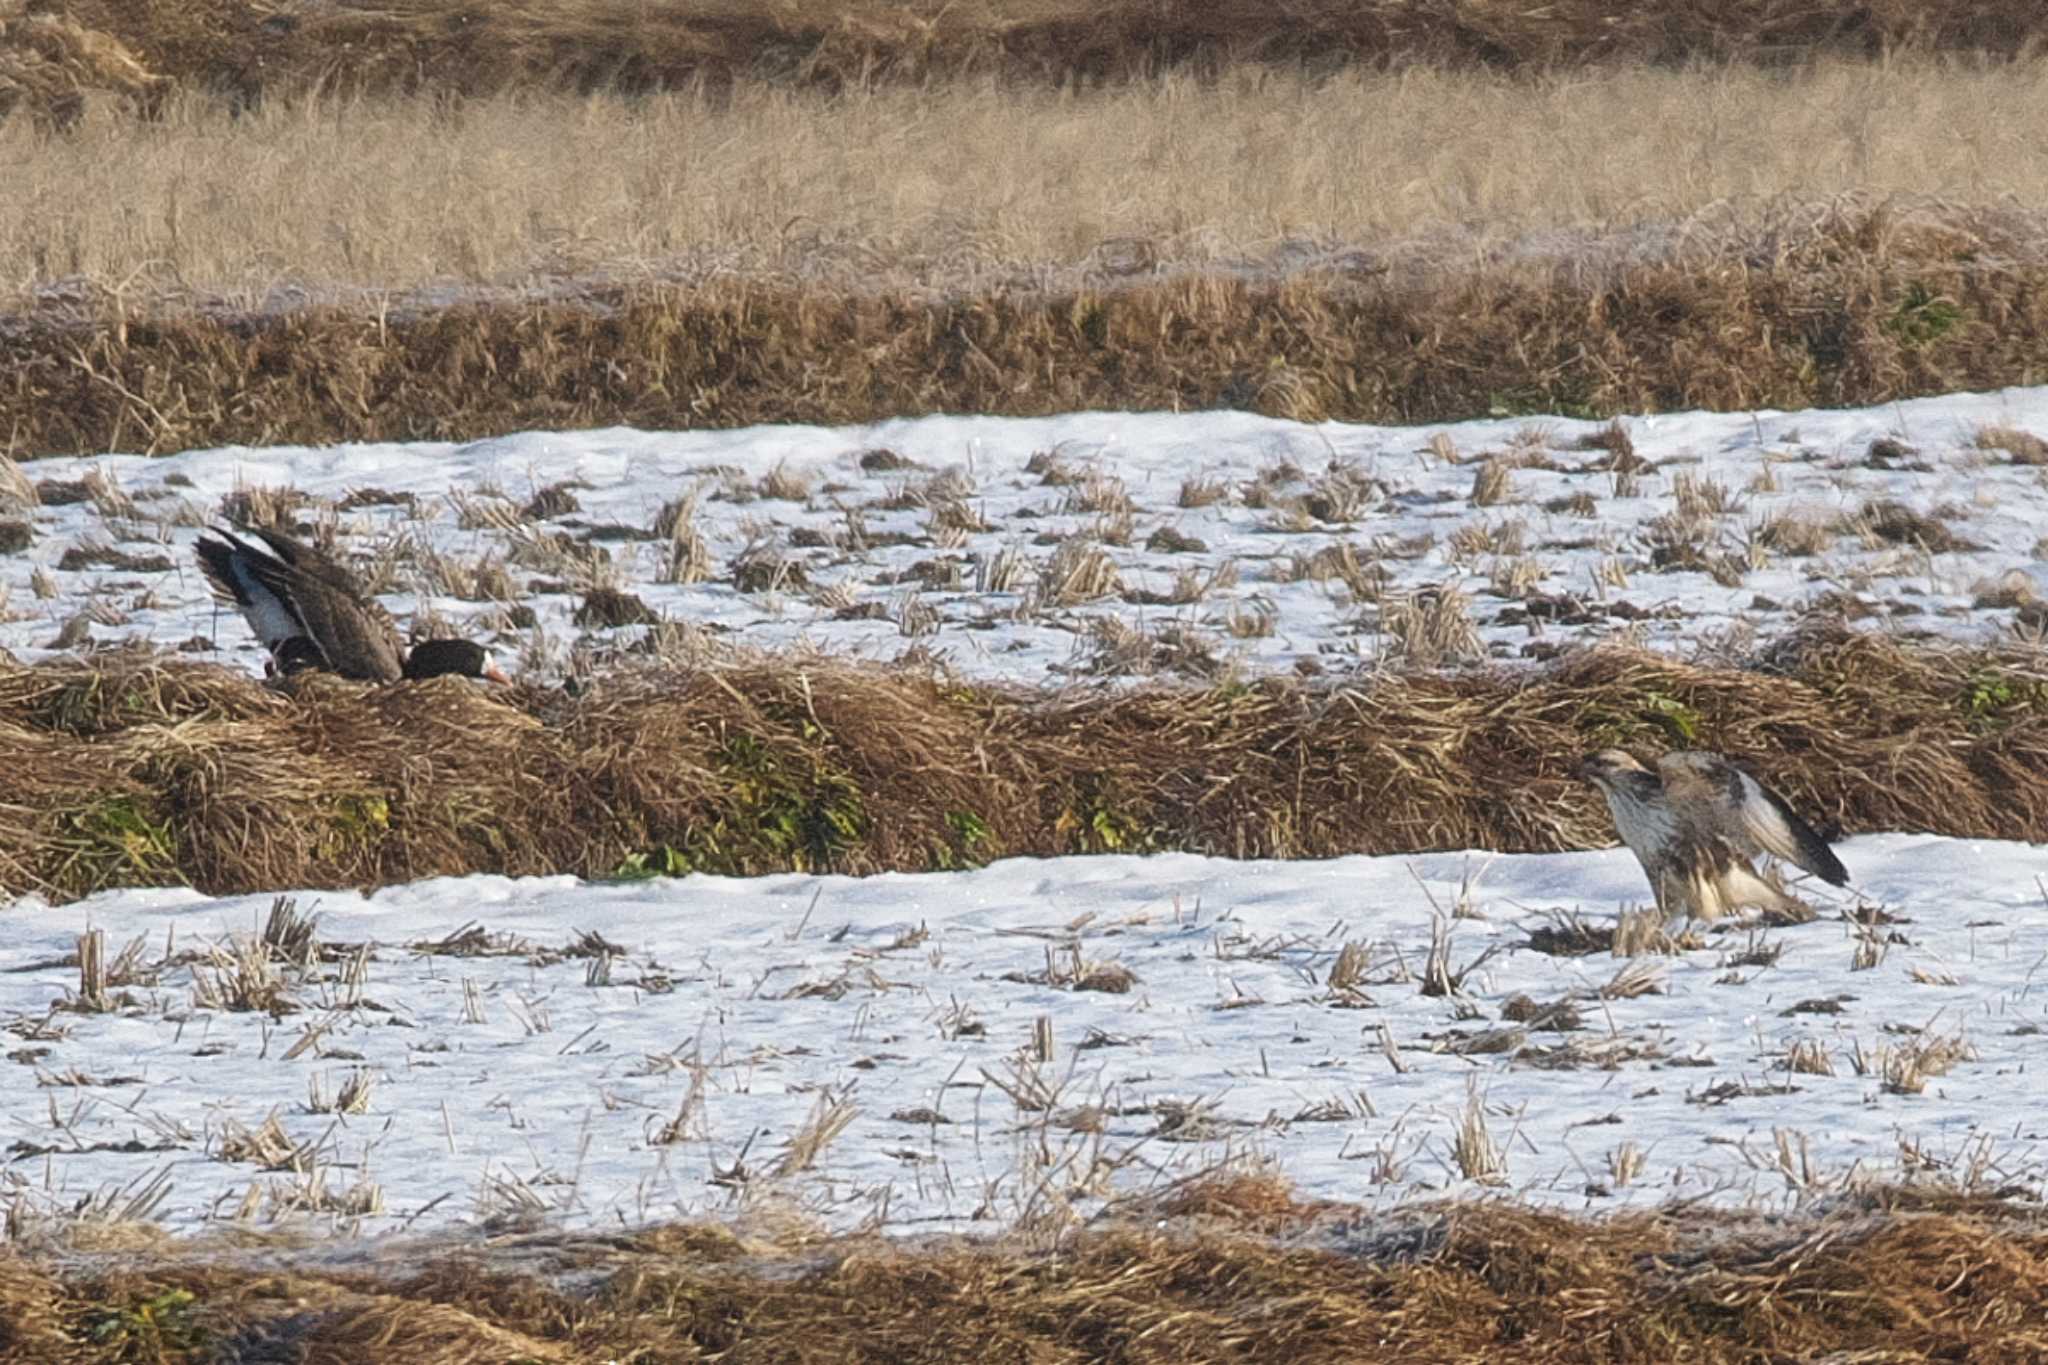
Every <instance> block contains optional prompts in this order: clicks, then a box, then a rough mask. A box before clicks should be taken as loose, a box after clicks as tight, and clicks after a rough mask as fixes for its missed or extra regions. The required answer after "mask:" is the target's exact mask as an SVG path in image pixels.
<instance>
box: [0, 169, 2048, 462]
mask: <svg viewBox="0 0 2048 1365" xmlns="http://www.w3.org/2000/svg"><path fill="white" fill-rule="evenodd" d="M1793 218H1796V219H1797V222H1796V224H1795V222H1793V221H1792V220H1791V219H1787V220H1786V221H1785V222H1783V223H1782V224H1781V227H1782V228H1783V229H1784V233H1783V235H1782V236H1780V237H1779V238H1777V240H1776V245H1775V246H1772V245H1770V244H1768V243H1766V242H1764V241H1763V240H1761V239H1757V238H1745V237H1738V238H1734V239H1730V240H1729V241H1727V242H1723V243H1721V244H1720V245H1719V246H1717V247H1713V248H1711V249H1710V248H1708V247H1705V246H1703V247H1701V248H1700V250H1701V251H1702V252H1703V253H1704V254H1702V255H1701V256H1700V258H1699V259H1698V260H1685V261H1674V262H1666V263H1662V264H1642V265H1635V266H1627V267H1616V268H1615V270H1614V272H1613V273H1612V274H1611V275H1609V276H1601V275H1600V274H1599V272H1594V271H1587V270H1581V269H1577V268H1573V269H1563V268H1557V267H1553V266H1550V265H1535V264H1531V263H1529V262H1526V261H1524V262H1520V263H1514V262H1490V263H1489V262H1483V261H1482V262H1479V263H1476V264H1472V265H1470V266H1468V267H1465V268H1462V269H1460V270H1456V271H1451V272H1448V273H1443V274H1437V275H1422V276H1418V277H1417V278H1415V279H1413V280H1410V281H1407V282H1405V283H1395V282H1392V281H1388V282H1384V283H1383V284H1382V285H1380V286H1379V287H1376V288H1375V289H1373V290H1371V291H1366V292H1361V291H1358V290H1356V289H1355V288H1353V287H1351V286H1350V285H1348V284H1346V283H1344V282H1343V281H1341V280H1336V281H1333V280H1331V279H1328V278H1323V277H1319V276H1313V275H1302V276H1294V277H1290V278H1287V279H1282V280H1273V281H1266V282H1260V281H1255V280H1245V279H1230V280H1223V279H1205V278H1178V279H1167V280H1160V281H1150V282H1146V283H1143V284H1131V285H1126V286H1122V287H1101V288H1092V287H1091V288H1083V289H1080V290H1078V291H1077V292H1074V293H1071V294H1060V293H1041V292H1037V291H1032V290H1025V291H1021V292H1020V291H1012V290H1004V289H997V290H993V291H991V292H988V293H985V294H979V295H973V296H961V297H954V298H950V299H934V298H933V297H931V296H930V295H929V294H928V293H925V292H922V291H919V292H886V291H885V292H881V293H875V292H870V291H863V290H852V291H847V292H840V291H836V290H833V289H828V288H823V287H818V286H805V285H802V284H798V283H788V282H776V281H772V280H769V281H763V280H752V281H749V280H725V281H719V282H715V283H705V284H703V285H701V286H697V287H685V286H680V285H651V284H650V285H636V286H616V287H607V288H605V289H602V290H598V291H596V292H594V293H593V294H592V296H591V297H590V298H589V299H587V300H585V301H580V302H561V301H558V302H553V303H524V304H513V303H502V302H501V303H497V304H492V303H488V302H484V303H477V304H473V305H471V304H466V305H461V306H456V307H449V308H439V309H430V310H428V311H425V312H385V311H381V310H370V311H367V312H366V311H360V310H357V309H353V308H348V307H340V306H331V307H330V306H321V307H308V308H304V309H297V310H291V311H285V312H281V313H272V314H266V315H262V316H248V315H242V314H235V313H214V312H209V311H206V310H198V311H190V310H185V311H173V312H169V313H162V314H148V315H142V314H135V313H131V314H129V315H126V316H124V315H122V314H121V312H120V311H119V310H118V309H116V308H114V307H113V305H112V304H111V303H109V304H107V305H106V306H105V307H104V308H101V309H97V310H95V311H93V312H92V314H91V315H90V316H79V315H77V314H75V313H74V312H72V311H69V310H66V309H58V310H57V311H55V312H45V313H42V314H39V315H37V317H36V318H34V319H25V320H24V321H23V324H22V325H20V326H18V327H15V328H12V329H8V330H5V331H4V332H0V431H4V432H6V433H7V439H8V445H7V448H6V449H7V451H8V452H10V453H12V454H15V455H21V454H31V453H32V454H40V453H93V452H99V451H105V450H110V449H141V450H170V449H189V448H193V447H200V446H210V445H224V444H232V443H237V442H242V443H250V444H268V443H274V442H281V441H294V442H307V443H320V442H325V441H333V440H341V439H363V440H370V439H378V440H385V439H398V440H403V439H420V438H435V439H473V438H476V437H478V436H483V435H491V434H496V433H500V432H503V431H506V430H514V429H519V428H522V427H540V428H575V427H591V426H604V425H610V424H624V425H631V426H637V427H642V428H653V429H662V428H670V429H672V428H695V427H706V426H738V425H746V424H752V423H760V422H818V423H825V424H838V423H851V422H865V421H872V420H877V419H880V418H884V417H891V416H897V415H901V414H904V413H915V412H930V411H955V412H994V413H1011V414H1018V415H1030V414H1041V413H1054V412H1066V411H1073V410H1076V409H1084V408H1112V409H1118V410H1131V409H1136V410H1145V409H1161V410H1175V409H1178V410H1186V409H1190V408H1203V407H1214V406H1218V405H1219V404H1220V405H1231V404H1236V403H1240V402H1250V403H1252V404H1254V405H1255V406H1257V407H1258V408H1259V409H1260V410H1262V411H1267V412H1269V413H1270V414H1271V415H1275V416H1283V417H1291V418H1297V419H1301V420H1307V421H1320V420H1325V419H1340V420H1355V421H1380V422H1402V423H1409V422H1416V421H1422V420H1438V419H1449V418H1462V417H1469V416H1474V415H1483V414H1485V413H1487V412H1492V411H1499V410H1501V409H1502V408H1503V406H1506V407H1509V408H1512V409H1514V410H1522V411H1531V412H1540V411H1549V412H1564V413H1593V412H1615V411H1636V412H1640V411H1658V410H1669V409H1677V408H1710V409H1718V410H1723V411H1726V410H1731V409H1748V408H1753V407H1777V408H1781V409H1788V410H1793V409H1799V408H1804V407H1832V406H1848V405H1860V404H1870V403H1876V402H1883V401H1888V400H1891V399H1894V398H1901V397H1907V396H1912V395H1916V394H1930V393H1946V392H1952V391H1956V390H1961V389H1985V388H1995V387H1998V386H2000V385H2004V384H2011V383H2019V382H2023V381H2030V379H2031V377H2032V376H2034V375H2035V374H2036V372H2037V370H2038V363H2039V357H2040V356H2041V354H2042V353H2043V351H2044V349H2048V261H2042V262H2037V263H2033V264H2028V263H2025V262H2019V263H2015V262H2014V261H2013V258H2012V256H2011V254H2010V253H2009V252H2008V251H2006V250H2005V249H2004V248H2002V247H2001V246H1999V245H1998V240H1999V237H2000V233H2001V232H2002V231H2003V229H2002V228H2001V227H2000V225H1999V224H1998V222H1997V221H1996V220H1995V216H1986V215H1984V214H1979V213H1974V212H1966V211H1960V210H1957V211H1950V210H1946V209H1941V208H1939V207H1938V206H1921V207H1920V208H1914V207H1912V206H1907V205H1899V204H1889V205H1888V204H1872V203H1867V202H1862V201H1855V200H1850V201H1844V202H1843V203H1841V204H1838V205H1835V206H1834V207H1833V208H1831V209H1828V210H1825V211H1821V212H1819V213H1818V214H1817V215H1815V216H1812V217H1806V216H1803V215H1799V214H1794V215H1793ZM2041 240H2042V241H2043V242H2044V243H2048V235H2044V236H2043V238H2042V239H2041ZM1724 251H1725V252H1726V253H1727V254H1722V253H1723V252H1724ZM1757 253H1761V254H1757ZM1937 303H1938V307H1937V306H1936V305H1937ZM592 304H598V305H602V307H593V306H591V305H592ZM1788 319H1795V320H1796V321H1794V322H1788ZM1276 359H1278V360H1281V361H1284V362H1285V364H1287V365H1288V366H1290V367H1291V372H1292V374H1293V380H1292V382H1290V383H1289V384H1288V385H1286V386H1281V387H1275V386H1272V385H1265V386H1263V387H1260V388H1258V389H1257V390H1256V393H1257V396H1256V397H1254V398H1244V397H1242V396H1241V395H1242V394H1243V393H1245V392H1248V391H1247V390H1244V389H1243V384H1244V382H1245V380H1246V377H1247V376H1257V375H1262V374H1265V373H1266V372H1267V371H1268V370H1269V369H1270V368H1271V367H1272V365H1273V363H1274V361H1275V360H1276Z"/></svg>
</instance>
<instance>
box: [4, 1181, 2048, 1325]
mask: <svg viewBox="0 0 2048 1365" xmlns="http://www.w3.org/2000/svg"><path fill="white" fill-rule="evenodd" d="M1222 1183H1224V1184H1226V1185H1239V1186H1241V1185H1246V1184H1249V1185H1251V1186H1255V1187H1256V1188H1251V1189H1248V1190H1247V1189H1241V1188H1233V1189H1225V1190H1223V1191H1221V1192H1220V1193H1218V1194H1217V1195H1215V1196H1213V1197H1212V1196H1210V1195H1208V1194H1207V1193H1205V1192H1203V1191H1201V1190H1193V1191H1183V1192H1182V1193H1181V1194H1179V1195H1177V1196H1176V1197H1175V1198H1176V1201H1177V1203H1178V1204H1179V1205H1181V1206H1184V1207H1182V1208H1179V1209H1177V1210H1176V1211H1175V1213H1174V1216H1172V1217H1170V1218H1169V1217H1165V1216H1163V1213H1162V1210H1161V1209H1151V1210H1146V1209H1140V1210H1136V1211H1137V1212H1150V1213H1152V1215H1153V1218H1152V1221H1149V1222H1145V1223H1139V1222H1134V1221H1129V1220H1122V1219H1111V1220H1107V1221H1105V1222H1103V1223H1101V1224H1098V1225H1097V1226H1095V1227H1092V1228H1089V1229H1088V1230H1085V1231H1081V1232H1078V1233H1073V1234H1070V1235H1068V1236H1067V1237H1065V1238H1064V1239H1062V1241H1061V1242H1060V1243H1059V1244H1058V1245H1057V1247H1056V1248H1054V1247H1048V1246H1047V1245H1045V1244H1044V1243H1043V1241H1042V1240H1041V1241H1039V1242H1034V1241H1032V1240H1030V1239H1028V1238H1025V1237H1022V1236H1015V1235H1013V1236H1011V1237H1008V1238H1003V1239H995V1240H989V1241H974V1242H962V1241H947V1242H941V1243H937V1244H932V1245H924V1246H903V1245H892V1244H889V1243H887V1242H884V1241H881V1240H879V1239H877V1238H873V1237H867V1238H855V1239H851V1240H842V1241H829V1242H825V1243H822V1244H820V1245H812V1246H801V1245H795V1244H791V1245H778V1246H756V1245H752V1244H750V1243H747V1242H745V1241H744V1240H742V1239H740V1238H736V1237H734V1236H733V1235H732V1234H731V1233H729V1232H727V1231H725V1230H724V1229H720V1228H704V1227H691V1226H677V1227H658V1228H651V1229H646V1230H642V1231H638V1232H631V1233H621V1234H615V1235H610V1236H601V1237H569V1236H555V1237H545V1236H531V1237H527V1238H524V1239H520V1241H519V1242H518V1244H517V1245H516V1246H513V1247H508V1248H506V1255H507V1256H509V1257H510V1259H509V1260H508V1259H505V1257H504V1256H501V1257H500V1258H497V1259H494V1258H493V1255H492V1253H491V1251H490V1249H489V1248H487V1247H474V1246H471V1245H469V1244H467V1243H456V1244H453V1245H451V1244H448V1243H441V1244H437V1245H427V1246H418V1247H415V1248H413V1249H412V1254H409V1255H405V1256H398V1257H394V1256H391V1255H389V1254H387V1255H386V1257H385V1258H384V1260H385V1265H384V1267H383V1268H381V1269H377V1270H362V1269H337V1268H336V1267H335V1265H334V1263H333V1260H332V1258H331V1257H330V1258H328V1259H327V1260H326V1261H325V1262H323V1261H321V1260H319V1259H317V1258H311V1257H307V1258H298V1257H294V1256H292V1255H291V1254H290V1253H289V1252H288V1251H272V1252H269V1253H266V1254H265V1255H264V1256H263V1257H262V1258H261V1259H260V1260H256V1259H254V1258H243V1257H236V1256H234V1255H232V1254H230V1255H225V1256H223V1255H218V1254H216V1255H212V1256H209V1255H207V1254H205V1252H203V1251H201V1250H193V1249H182V1248H177V1247H172V1248H170V1249H168V1250H164V1249H158V1250H154V1251H151V1252H149V1253H146V1254H139V1255H138V1254H135V1253H132V1252H131V1253H127V1254H124V1255H122V1256H120V1257H118V1258H95V1257H89V1256H80V1255H78V1254H77V1253H76V1252H70V1253H63V1254H56V1255H32V1254H24V1253H23V1252H22V1251H20V1250H18V1249H17V1250H8V1251H5V1252H0V1347H11V1348H13V1350H14V1353H15V1354H17V1355H19V1356H20V1358H24V1359H26V1358H28V1357H29V1356H30V1355H33V1356H35V1357H36V1358H39V1359H48V1360H73V1361H90V1360H139V1359H151V1360H202V1359H253V1358H257V1357H259V1356H260V1358H262V1359H273V1358H274V1359H286V1358H290V1359H305V1360H353V1359H360V1358H363V1355H362V1353H363V1352H365V1351H367V1352H369V1353H371V1354H374V1355H376V1356H378V1357H379V1358H385V1359H392V1360H434V1361H441V1360H448V1361H454V1360H470V1359H477V1358H482V1357H489V1358H491V1359H512V1358H518V1359H523V1360H569V1359H574V1360H598V1359H613V1360H655V1359H660V1360H697V1359H718V1360H725V1361H736V1362H745V1361H757V1360H804V1361H809V1360H818V1361H825V1360H833V1361H837V1360H848V1359H859V1360H892V1361H933V1362H937V1361H956V1360H966V1359H983V1358H987V1359H998V1360H1033V1361H1046V1362H1062V1361H1075V1362H1079V1361H1128V1362H1141V1361H1157V1362H1165V1361H1174V1362H1182V1361H1209V1360H1246V1359H1258V1360H1280V1359H1289V1360H1309V1361H1326V1360H1355V1359H1360V1358H1371V1359H1383V1360H1445V1361H1452V1360H1456V1361H1479V1360H1504V1359H1513V1360H1517V1361H1566V1360H1572V1361H1578V1360H1586V1359H1589V1358H1595V1359H1611V1360H1669V1359H1688V1360H1704V1361H1736V1360H1807V1359H1821V1358H1826V1359H1835V1360H1846V1359H1857V1360H1866V1359H1867V1360H1878V1359H1883V1360H1908V1359H1911V1360H1948V1359H1965V1358H1967V1359H1973V1360H2020V1359H2034V1358H2037V1357H2038V1356H2039V1355H2040V1354H2041V1353H2042V1352H2043V1351H2044V1350H2048V1331H2044V1328H2043V1326H2042V1323H2043V1322H2044V1320H2048V1232H2044V1230H2043V1227H2042V1225H2041V1221H2040V1218H2039V1215H2038V1214H2037V1213H2035V1212H2032V1211H2030V1210H2028V1209H2026V1208H2024V1207H2023V1206H2017V1205H2011V1204H2003V1203H2000V1202H1999V1201H1997V1200H1996V1199H1990V1198H1983V1197H1976V1196H1969V1195H1962V1194H1956V1195H1949V1196H1936V1197H1934V1198H1931V1199H1930V1198H1928V1197H1926V1196H1925V1195H1923V1194H1920V1193H1919V1192H1917V1191H1912V1190H1907V1191H1903V1192H1902V1193H1903V1194H1904V1196H1905V1197H1904V1198H1903V1199H1902V1200H1893V1199H1891V1198H1890V1197H1889V1195H1888V1193H1887V1192H1886V1191H1882V1190H1879V1191H1874V1192H1871V1193H1869V1194H1866V1195H1864V1196H1862V1197H1860V1198H1858V1199H1855V1200H1852V1201H1849V1202H1848V1203H1845V1204H1844V1205H1842V1206H1840V1207H1837V1208H1835V1209H1832V1210H1830V1211H1827V1212H1825V1213H1821V1214H1807V1215H1802V1216H1799V1217H1794V1218H1776V1219H1762V1218H1757V1217H1754V1216H1744V1215H1729V1214H1711V1213H1703V1212H1689V1213H1683V1214H1680V1213H1674V1212H1663V1213H1649V1214H1630V1215H1626V1216H1623V1217H1617V1218H1612V1219H1604V1220H1593V1219H1585V1218H1573V1217H1568V1216H1564V1215H1560V1214H1551V1213H1539V1212H1534V1211H1531V1210H1528V1209H1525V1208H1520V1207H1516V1206H1513V1205H1508V1204H1485V1205H1450V1206H1434V1207H1425V1208H1418V1209H1411V1210H1402V1211H1396V1212H1392V1213H1382V1214H1374V1213H1369V1212H1367V1211H1365V1210H1362V1209H1358V1208H1340V1207H1332V1206H1310V1205H1304V1204H1301V1203H1298V1202H1296V1201H1294V1200H1293V1199H1292V1198H1291V1196H1290V1195H1289V1194H1288V1193H1287V1191H1286V1190H1285V1188H1284V1185H1283V1184H1282V1182H1278V1181H1275V1180H1270V1179H1252V1180H1250V1181H1230V1180H1228V1179H1225V1180H1224V1181H1223V1182H1222ZM1274 1232H1280V1233H1282V1234H1291V1235H1286V1236H1285V1237H1284V1239H1283V1240H1281V1241H1275V1240H1273V1238H1272V1236H1271V1234H1272V1233H1274ZM298 1260H304V1261H305V1264H303V1265H299V1264H294V1262H295V1261H298ZM393 1261H395V1262H396V1263H395V1264H392V1262H393ZM281 1265H282V1268H281Z"/></svg>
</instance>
